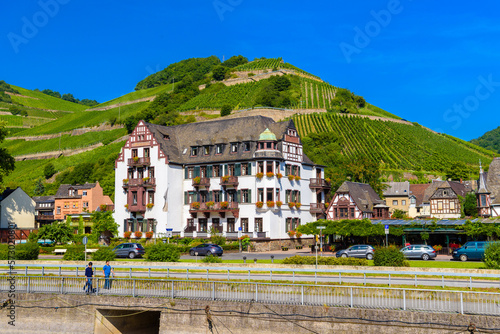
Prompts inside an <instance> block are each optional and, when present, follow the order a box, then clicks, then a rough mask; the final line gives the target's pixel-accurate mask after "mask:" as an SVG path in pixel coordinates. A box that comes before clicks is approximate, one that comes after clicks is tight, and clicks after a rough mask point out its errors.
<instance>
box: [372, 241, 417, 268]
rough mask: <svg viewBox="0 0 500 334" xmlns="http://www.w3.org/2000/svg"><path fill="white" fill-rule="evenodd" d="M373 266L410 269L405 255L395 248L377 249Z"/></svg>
mask: <svg viewBox="0 0 500 334" xmlns="http://www.w3.org/2000/svg"><path fill="white" fill-rule="evenodd" d="M373 264H374V265H376V266H386V267H409V266H410V263H409V262H408V261H406V259H405V257H404V255H403V253H401V252H400V251H399V249H398V248H397V247H395V246H389V247H377V248H376V249H375V253H374V254H373Z"/></svg>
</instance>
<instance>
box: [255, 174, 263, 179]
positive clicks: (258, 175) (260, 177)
mask: <svg viewBox="0 0 500 334" xmlns="http://www.w3.org/2000/svg"><path fill="white" fill-rule="evenodd" d="M255 177H257V178H258V179H262V178H263V177H264V173H257V174H255Z"/></svg>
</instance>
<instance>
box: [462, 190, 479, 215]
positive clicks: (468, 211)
mask: <svg viewBox="0 0 500 334" xmlns="http://www.w3.org/2000/svg"><path fill="white" fill-rule="evenodd" d="M461 204H462V206H463V208H464V215H465V216H469V217H473V218H477V199H476V195H475V194H474V193H473V192H470V193H468V194H467V195H465V199H464V200H463V201H462V203H461Z"/></svg>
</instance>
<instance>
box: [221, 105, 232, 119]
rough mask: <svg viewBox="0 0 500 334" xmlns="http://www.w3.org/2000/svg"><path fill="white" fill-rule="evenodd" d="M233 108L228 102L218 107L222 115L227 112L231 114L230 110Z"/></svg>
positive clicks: (225, 114) (226, 114)
mask: <svg viewBox="0 0 500 334" xmlns="http://www.w3.org/2000/svg"><path fill="white" fill-rule="evenodd" d="M232 110H233V108H232V107H231V106H230V105H229V104H225V105H223V106H222V108H221V109H220V115H221V116H222V117H223V116H228V115H229V114H231V111H232Z"/></svg>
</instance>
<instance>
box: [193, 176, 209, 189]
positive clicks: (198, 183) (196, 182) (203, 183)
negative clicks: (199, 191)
mask: <svg viewBox="0 0 500 334" xmlns="http://www.w3.org/2000/svg"><path fill="white" fill-rule="evenodd" d="M193 187H210V178H208V177H199V178H197V177H195V178H194V179H193Z"/></svg>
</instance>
